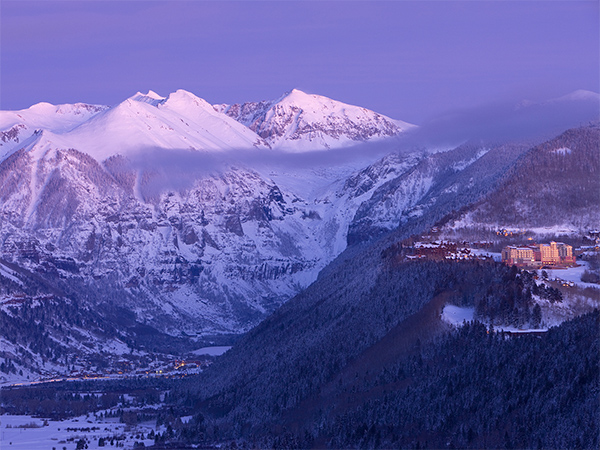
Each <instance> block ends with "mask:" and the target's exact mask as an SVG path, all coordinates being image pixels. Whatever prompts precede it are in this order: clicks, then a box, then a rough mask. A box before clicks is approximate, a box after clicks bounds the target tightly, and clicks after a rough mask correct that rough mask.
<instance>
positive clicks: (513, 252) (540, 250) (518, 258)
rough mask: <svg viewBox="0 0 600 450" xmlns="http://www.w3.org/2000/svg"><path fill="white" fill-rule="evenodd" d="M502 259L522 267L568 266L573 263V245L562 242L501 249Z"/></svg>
mask: <svg viewBox="0 0 600 450" xmlns="http://www.w3.org/2000/svg"><path fill="white" fill-rule="evenodd" d="M502 261H503V262H505V263H506V264H513V265H515V266H523V267H541V266H570V265H573V264H575V257H574V256H573V247H571V246H570V245H567V244H563V243H562V242H550V244H537V245H529V246H524V247H513V246H508V247H504V248H503V249H502Z"/></svg>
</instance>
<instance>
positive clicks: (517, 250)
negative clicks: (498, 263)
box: [502, 246, 535, 266]
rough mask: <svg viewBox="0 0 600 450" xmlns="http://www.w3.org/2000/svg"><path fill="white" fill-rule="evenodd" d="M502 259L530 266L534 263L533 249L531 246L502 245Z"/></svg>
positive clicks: (508, 262)
mask: <svg viewBox="0 0 600 450" xmlns="http://www.w3.org/2000/svg"><path fill="white" fill-rule="evenodd" d="M502 261H503V262H505V263H506V264H512V265H515V266H531V265H534V264H535V256H534V251H533V249H532V248H531V247H513V246H508V247H504V248H503V249H502Z"/></svg>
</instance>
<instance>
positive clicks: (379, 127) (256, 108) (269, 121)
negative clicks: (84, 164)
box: [215, 89, 414, 151]
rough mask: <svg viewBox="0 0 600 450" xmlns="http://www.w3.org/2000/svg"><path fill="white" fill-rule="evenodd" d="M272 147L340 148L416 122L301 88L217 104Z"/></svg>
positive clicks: (375, 137)
mask: <svg viewBox="0 0 600 450" xmlns="http://www.w3.org/2000/svg"><path fill="white" fill-rule="evenodd" d="M215 109H216V110H217V111H220V112H224V113H225V114H227V115H228V116H230V117H233V118H234V119H236V120H237V121H239V122H240V123H242V124H244V125H246V126H247V127H249V128H250V129H251V130H253V131H255V132H256V133H257V134H258V135H259V136H260V137H262V138H263V139H265V140H266V141H267V142H268V143H269V144H270V145H271V146H272V147H273V148H281V149H286V150H292V151H306V150H316V149H319V150H320V149H326V148H337V147H344V146H348V145H352V144H355V143H357V142H363V141H367V140H371V139H381V138H385V137H391V136H395V135H398V134H400V133H402V132H404V131H406V130H408V129H410V128H413V127H414V125H411V124H408V123H406V122H402V121H400V120H394V119H390V118H389V117H386V116H383V115H381V114H378V113H375V112H373V111H370V110H368V109H365V108H360V107H358V106H352V105H347V104H345V103H341V102H338V101H335V100H331V99H329V98H327V97H323V96H320V95H311V94H306V93H304V92H302V91H300V90H298V89H293V90H292V91H290V92H288V93H286V94H284V95H283V96H282V97H280V98H279V99H277V100H274V101H271V102H264V101H263V102H258V103H253V102H250V103H243V104H234V105H215Z"/></svg>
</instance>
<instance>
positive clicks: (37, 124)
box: [0, 103, 108, 161]
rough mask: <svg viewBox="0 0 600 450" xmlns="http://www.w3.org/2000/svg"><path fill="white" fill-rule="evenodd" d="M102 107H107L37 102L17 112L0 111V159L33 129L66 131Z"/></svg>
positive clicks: (27, 137) (17, 145)
mask: <svg viewBox="0 0 600 450" xmlns="http://www.w3.org/2000/svg"><path fill="white" fill-rule="evenodd" d="M106 109H108V107H107V106H100V105H88V104H85V103H75V104H74V105H68V104H67V105H51V104H50V103H38V104H36V105H33V106H32V107H30V108H28V109H24V110H21V111H0V161H2V160H4V159H5V158H6V157H8V155H10V154H11V153H12V152H13V151H15V150H18V149H19V148H21V147H22V146H23V144H24V143H25V141H27V139H29V138H31V136H33V135H34V134H35V133H36V131H37V132H38V134H39V133H40V132H41V130H48V131H50V130H52V131H54V132H57V133H64V132H68V131H70V130H72V129H73V128H75V127H76V126H78V125H80V124H82V123H83V122H85V121H87V120H89V119H90V118H91V117H93V116H95V115H96V114H98V113H100V112H102V111H105V110H106Z"/></svg>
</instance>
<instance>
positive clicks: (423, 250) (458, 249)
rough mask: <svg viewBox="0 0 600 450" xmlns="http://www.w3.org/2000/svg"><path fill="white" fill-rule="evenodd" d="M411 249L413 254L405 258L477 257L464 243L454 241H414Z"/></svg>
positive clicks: (461, 258) (463, 258) (457, 258)
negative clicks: (459, 243)
mask: <svg viewBox="0 0 600 450" xmlns="http://www.w3.org/2000/svg"><path fill="white" fill-rule="evenodd" d="M464 244H466V243H464ZM413 249H414V254H413V255H411V256H407V259H417V258H424V259H433V260H441V259H455V260H466V259H475V258H479V257H478V256H477V255H474V254H473V253H472V252H471V250H470V249H469V248H467V247H466V245H463V246H459V245H458V244H456V243H455V242H444V241H441V242H437V241H434V242H416V243H415V244H414V247H413Z"/></svg>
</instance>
